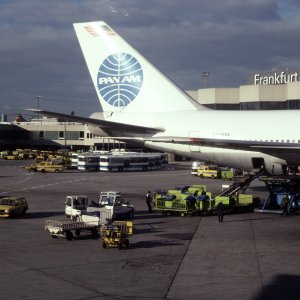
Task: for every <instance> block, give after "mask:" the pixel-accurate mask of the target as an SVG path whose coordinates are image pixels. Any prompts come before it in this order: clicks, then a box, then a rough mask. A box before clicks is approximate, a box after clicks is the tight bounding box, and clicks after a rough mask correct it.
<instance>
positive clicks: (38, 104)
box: [35, 96, 42, 123]
mask: <svg viewBox="0 0 300 300" xmlns="http://www.w3.org/2000/svg"><path fill="white" fill-rule="evenodd" d="M35 99H36V100H37V109H38V121H39V120H40V112H39V110H40V100H41V99H42V96H35ZM41 123H42V122H41Z"/></svg>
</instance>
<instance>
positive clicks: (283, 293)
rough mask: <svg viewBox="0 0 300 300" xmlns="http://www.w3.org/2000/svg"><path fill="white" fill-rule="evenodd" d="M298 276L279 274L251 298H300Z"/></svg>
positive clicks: (279, 299)
mask: <svg viewBox="0 0 300 300" xmlns="http://www.w3.org/2000/svg"><path fill="white" fill-rule="evenodd" d="M299 282H300V276H297V275H287V274H279V275H277V276H276V277H275V278H274V279H273V280H271V281H270V282H269V283H268V284H266V285H265V286H264V287H263V290H262V291H261V292H258V293H257V295H256V297H254V298H253V300H266V299H272V300H286V299H289V300H296V299H297V300H298V299H300V285H299Z"/></svg>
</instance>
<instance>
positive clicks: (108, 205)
mask: <svg viewBox="0 0 300 300" xmlns="http://www.w3.org/2000/svg"><path fill="white" fill-rule="evenodd" d="M103 208H105V209H107V210H108V211H109V212H110V213H111V215H112V218H113V219H114V220H124V219H125V220H126V219H133V218H134V212H135V208H134V206H133V205H131V204H130V203H129V202H128V201H125V200H124V199H123V197H122V195H121V193H120V192H116V191H108V192H101V193H100V197H99V202H98V203H93V204H90V205H89V206H88V207H87V212H95V211H101V210H103Z"/></svg>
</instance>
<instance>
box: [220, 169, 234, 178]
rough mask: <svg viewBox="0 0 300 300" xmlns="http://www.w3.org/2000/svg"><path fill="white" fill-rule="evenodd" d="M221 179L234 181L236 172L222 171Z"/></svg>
mask: <svg viewBox="0 0 300 300" xmlns="http://www.w3.org/2000/svg"><path fill="white" fill-rule="evenodd" d="M221 178H222V179H223V180H233V178H234V172H233V171H221Z"/></svg>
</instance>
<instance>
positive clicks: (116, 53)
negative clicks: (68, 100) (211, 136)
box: [74, 21, 205, 112]
mask: <svg viewBox="0 0 300 300" xmlns="http://www.w3.org/2000/svg"><path fill="white" fill-rule="evenodd" d="M74 28H75V31H76V35H77V38H78V40H79V43H80V46H81V49H82V52H83V55H84V57H85V60H86V63H87V66H88V69H89V72H90V75H91V77H92V80H93V83H94V86H95V89H96V92H97V95H98V97H99V101H100V104H101V106H102V109H103V111H104V112H116V111H121V110H124V111H126V112H164V111H165V112H167V111H179V110H181V111H182V110H199V109H205V108H204V107H203V106H202V105H200V104H199V103H198V102H196V101H195V100H193V99H192V98H191V97H189V96H188V95H187V94H186V93H185V92H184V91H183V90H181V89H180V88H179V87H178V86H177V85H176V84H174V83H173V82H172V81H171V80H170V79H168V78H167V77H166V76H165V75H164V74H162V73H161V72H160V71H159V70H158V69H157V68H156V67H154V66H153V65H152V64H151V63H150V62H149V61H148V60H147V59H146V58H145V57H143V56H142V55H141V54H140V53H138V52H137V51H136V50H135V49H134V48H133V47H132V46H130V45H129V44H128V43H127V42H126V41H125V40H124V39H123V38H121V36H120V35H119V34H118V33H117V32H115V31H114V30H113V29H111V28H110V27H109V26H108V25H107V24H106V23H104V22H102V21H99V22H89V23H76V24H74Z"/></svg>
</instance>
